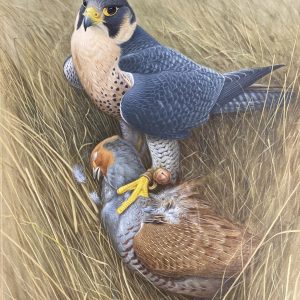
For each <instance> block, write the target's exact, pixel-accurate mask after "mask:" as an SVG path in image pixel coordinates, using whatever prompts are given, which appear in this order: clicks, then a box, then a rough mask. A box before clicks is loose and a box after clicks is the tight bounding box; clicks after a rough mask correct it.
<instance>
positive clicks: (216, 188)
mask: <svg viewBox="0 0 300 300" xmlns="http://www.w3.org/2000/svg"><path fill="white" fill-rule="evenodd" d="M131 3H132V5H133V7H134V9H135V10H136V13H137V15H138V19H139V22H140V24H141V25H143V26H144V27H145V28H146V29H147V30H148V31H149V32H150V33H152V34H153V35H154V36H155V37H157V38H158V39H159V40H160V41H161V42H162V43H164V44H167V45H169V46H171V47H174V48H177V49H178V50H180V51H182V52H184V53H185V54H187V55H188V56H190V57H192V58H193V59H194V60H196V61H197V62H199V63H202V64H205V65H208V66H210V67H212V68H216V69H218V70H220V71H230V70H234V69H238V68H242V67H248V66H260V65H268V64H272V63H285V64H286V65H287V66H286V68H285V69H282V70H279V71H277V72H276V73H274V74H273V75H272V78H270V77H268V78H266V79H265V80H264V81H263V83H265V84H267V85H268V84H270V83H271V84H273V85H282V86H283V87H284V88H291V89H294V91H295V93H297V92H298V90H299V75H298V73H299V65H300V37H299V24H300V23H299V22H300V12H299V11H300V2H299V1H296V0H284V1H279V0H275V1H274V0H266V1H258V0H252V1H244V0H236V1H233V0H228V1H223V0H222V1H221V0H210V1H208V0H203V1H198V0H188V1H186V2H183V1H179V0H173V1H171V0H165V1H158V0H151V1H141V0H140V1H138V0H132V1H131ZM79 4H80V1H75V2H74V1H69V0H66V1H63V2H60V1H51V2H50V1H45V0H40V1H37V0H34V1H33V0H28V1H22V0H11V1H3V0H0V15H1V18H0V25H1V29H2V30H1V36H0V41H1V43H0V66H1V77H0V79H1V81H0V84H1V85H0V91H1V93H0V95H1V123H0V128H1V149H2V167H1V170H2V178H1V180H2V190H1V203H2V212H1V222H2V223H1V224H2V226H1V245H2V251H1V252H2V255H1V265H2V266H3V272H2V277H1V282H2V285H1V291H2V293H3V299H72V300H73V299H136V300H138V299H171V298H172V299H174V298H175V297H174V296H170V295H166V294H164V293H162V292H160V291H158V290H156V289H155V288H154V287H152V286H151V285H150V284H148V283H146V282H145V281H144V280H142V279H140V278H138V277H137V276H134V275H132V274H130V273H129V272H128V271H127V270H126V268H124V266H123V265H122V264H121V262H120V259H119V257H118V256H117V255H116V253H115V252H114V250H113V249H112V246H111V244H110V242H109V240H108V238H107V236H106V234H105V231H104V230H103V229H102V226H101V223H100V222H99V220H98V217H97V214H98V209H99V208H97V207H96V206H95V205H94V204H93V203H92V201H90V200H89V193H90V192H92V191H94V190H95V189H96V185H95V184H94V182H93V181H92V180H91V176H90V174H89V171H88V169H86V171H87V173H88V181H87V183H86V184H85V185H79V184H76V183H75V181H74V179H73V176H72V167H73V165H74V164H78V163H79V164H80V163H82V164H84V165H85V166H87V162H88V157H89V153H90V151H91V149H92V147H93V146H94V145H95V143H97V142H98V141H100V140H101V139H103V138H105V137H108V136H110V135H112V134H115V133H116V132H119V129H118V125H117V123H116V122H115V121H114V120H111V119H110V118H109V117H107V116H105V115H104V114H102V113H100V112H99V111H97V110H96V109H95V107H94V106H93V105H92V104H91V103H90V101H89V100H88V99H87V97H86V96H85V95H84V94H83V93H80V92H78V91H76V90H74V89H72V88H71V87H69V86H68V84H67V82H66V81H65V79H64V77H63V74H62V64H63V61H64V58H65V57H66V56H67V55H68V54H69V52H70V50H69V48H70V46H69V44H70V35H71V32H72V26H73V20H74V17H75V14H76V10H77V9H78V7H79ZM299 113H300V109H299V100H295V101H294V102H293V103H291V104H285V105H284V106H283V107H282V108H276V107H274V108H273V109H272V110H267V109H265V110H264V111H263V112H253V113H247V114H237V115H235V114H234V115H230V116H228V115H223V116H216V117H213V118H212V119H211V120H210V121H209V122H208V124H206V125H205V126H203V127H201V128H199V129H197V130H195V131H194V132H193V134H192V136H191V138H189V139H187V140H185V141H183V142H182V143H181V148H182V173H183V175H184V178H185V179H188V178H193V177H196V176H204V177H206V181H207V183H206V184H205V186H203V197H205V199H206V200H207V201H209V202H211V203H212V204H213V205H215V206H216V207H217V209H218V211H219V212H220V213H222V214H224V215H226V216H229V217H232V218H233V219H234V220H237V221H239V222H241V223H244V224H247V225H248V226H249V229H250V230H251V231H253V232H254V233H257V234H259V235H261V236H262V238H263V239H262V242H261V245H260V247H259V249H258V251H257V253H256V259H255V263H254V264H253V265H252V264H251V265H249V266H248V265H247V264H245V268H244V270H243V272H242V273H241V274H240V276H239V277H238V279H237V282H236V283H237V284H236V285H235V286H234V287H233V288H232V289H231V290H230V291H229V292H228V293H226V294H225V295H223V296H224V298H225V299H251V300H252V299H264V300H266V299H279V300H281V299H295V300H296V299H299V298H300V294H299V290H300V257H299V249H300V187H299V185H300V151H299V149H300V122H299V115H300V114H299Z"/></svg>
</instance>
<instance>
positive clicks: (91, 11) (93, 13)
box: [84, 7, 102, 24]
mask: <svg viewBox="0 0 300 300" xmlns="http://www.w3.org/2000/svg"><path fill="white" fill-rule="evenodd" d="M84 16H86V17H88V18H90V19H91V21H92V22H93V23H95V24H98V23H100V22H101V21H102V18H101V15H100V14H99V12H98V11H97V9H96V8H94V7H88V8H87V9H86V10H85V12H84Z"/></svg>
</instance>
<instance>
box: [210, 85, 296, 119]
mask: <svg viewBox="0 0 300 300" xmlns="http://www.w3.org/2000/svg"><path fill="white" fill-rule="evenodd" d="M292 98H293V92H292V91H290V90H288V91H284V90H283V89H282V88H272V87H270V88H268V87H260V86H252V87H250V88H248V89H246V90H245V92H244V93H241V94H239V95H238V96H236V97H234V98H233V99H232V100H231V101H228V102H226V103H224V104H222V105H220V104H219V103H218V102H217V103H216V105H215V106H214V107H213V109H212V111H211V114H218V113H231V112H238V111H241V112H243V111H248V110H259V109H263V108H264V107H272V106H274V107H277V106H278V105H281V104H283V103H288V102H289V101H291V100H292Z"/></svg>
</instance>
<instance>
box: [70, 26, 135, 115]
mask: <svg viewBox="0 0 300 300" xmlns="http://www.w3.org/2000/svg"><path fill="white" fill-rule="evenodd" d="M71 45H72V56H73V62H74V66H75V69H76V72H77V74H78V77H79V78H80V82H81V84H82V86H83V87H84V89H85V91H86V92H87V94H88V95H89V96H90V98H91V99H92V100H93V101H94V103H95V104H96V105H97V107H98V108H99V109H100V110H101V111H103V112H105V113H108V114H109V115H111V116H113V117H117V118H118V117H119V116H120V102H121V99H122V97H123V96H124V95H125V93H126V91H127V90H129V89H130V87H131V85H132V84H131V78H130V74H127V73H125V72H122V71H121V70H120V69H119V66H118V61H119V56H120V49H119V47H118V46H116V45H115V44H113V43H112V42H111V41H110V40H109V39H108V38H107V37H106V36H105V34H104V33H103V32H102V31H101V30H97V29H96V30H94V29H92V28H91V29H90V28H89V29H88V30H87V31H86V32H85V31H84V30H83V28H80V29H79V30H75V31H74V33H73V36H72V42H71Z"/></svg>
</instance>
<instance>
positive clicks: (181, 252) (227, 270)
mask: <svg viewBox="0 0 300 300" xmlns="http://www.w3.org/2000/svg"><path fill="white" fill-rule="evenodd" d="M99 149H102V150H100V151H99ZM103 149H104V150H103ZM95 153H99V154H98V155H102V159H100V160H99V156H98V155H97V157H96V155H95ZM111 154H113V155H114V159H113V160H112V159H111ZM95 158H96V159H95ZM97 158H98V160H97ZM99 161H104V162H105V164H104V166H103V165H101V164H99ZM107 162H108V163H107ZM91 164H92V166H93V167H94V168H95V167H96V168H97V167H98V165H99V167H100V168H101V170H102V172H103V173H104V181H103V185H102V191H103V192H102V198H103V200H104V206H103V208H102V213H101V216H102V219H103V222H104V224H105V225H106V228H107V230H108V232H109V233H110V235H111V237H112V240H113V243H114V246H115V248H116V250H117V251H118V253H119V254H120V256H121V257H122V258H123V261H124V262H125V263H126V264H127V265H128V266H129V267H130V268H131V269H132V270H133V271H135V272H139V273H140V274H142V275H143V276H144V277H146V278H147V279H148V280H149V281H151V282H152V283H153V284H155V285H156V286H158V287H159V288H162V289H165V290H167V291H170V292H174V293H179V294H185V295H191V296H197V297H212V296H214V295H215V294H216V293H218V292H219V291H220V290H222V291H226V289H227V288H228V287H229V286H230V282H231V281H232V280H233V279H234V278H235V276H237V275H238V274H239V273H240V272H241V271H242V269H243V266H244V265H245V264H246V263H247V262H248V261H249V260H250V259H251V257H252V254H253V251H254V250H255V249H256V247H257V245H258V242H259V239H258V238H257V237H255V236H254V235H253V234H251V233H250V232H249V231H248V230H247V228H246V227H245V226H243V225H240V224H237V223H236V222H233V221H231V220H229V219H227V218H225V217H223V216H221V215H220V214H218V213H216V211H215V210H214V209H213V208H212V207H211V206H210V205H209V204H207V203H205V202H204V201H203V200H202V199H201V198H200V196H199V193H198V191H197V189H198V188H199V183H198V182H197V181H189V182H185V183H183V184H181V185H179V186H176V187H172V188H169V189H166V190H164V191H163V192H160V193H158V194H156V195H154V194H150V195H149V197H140V198H138V200H137V201H136V202H134V203H132V205H131V206H129V207H128V208H127V210H126V211H125V212H124V213H123V214H118V212H117V209H118V207H119V206H120V205H122V201H124V199H125V198H124V197H125V196H123V195H122V196H121V195H118V194H117V192H116V190H117V189H118V188H119V186H118V184H124V180H125V179H126V178H127V176H128V174H130V175H131V176H140V175H141V173H142V172H143V171H144V169H143V166H142V163H141V161H140V159H139V157H138V155H137V153H136V151H135V150H134V149H133V148H132V146H131V145H130V144H128V143H127V142H125V141H123V140H121V139H120V138H118V137H114V138H113V139H109V140H106V141H104V142H102V143H101V144H100V146H97V147H96V148H95V150H94V151H93V153H92V161H91ZM120 168H121V169H123V173H120V172H119V173H118V178H117V180H116V175H113V174H116V173H117V172H118V170H120ZM122 177H124V178H123V179H122Z"/></svg>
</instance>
